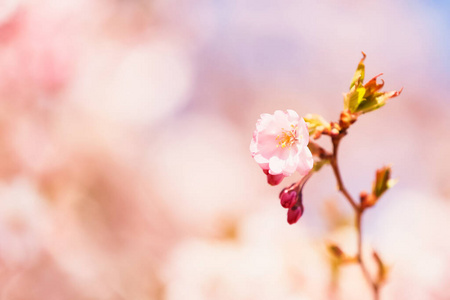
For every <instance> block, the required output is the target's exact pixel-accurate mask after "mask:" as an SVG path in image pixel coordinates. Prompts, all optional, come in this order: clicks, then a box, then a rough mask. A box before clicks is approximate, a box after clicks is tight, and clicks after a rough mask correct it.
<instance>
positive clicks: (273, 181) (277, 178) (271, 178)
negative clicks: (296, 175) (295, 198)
mask: <svg viewBox="0 0 450 300" xmlns="http://www.w3.org/2000/svg"><path fill="white" fill-rule="evenodd" d="M284 177H285V176H284V175H283V174H279V175H270V174H268V175H267V182H268V183H269V184H270V185H278V184H280V183H281V181H283V179H284Z"/></svg>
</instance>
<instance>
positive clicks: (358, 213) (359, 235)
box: [330, 132, 380, 300]
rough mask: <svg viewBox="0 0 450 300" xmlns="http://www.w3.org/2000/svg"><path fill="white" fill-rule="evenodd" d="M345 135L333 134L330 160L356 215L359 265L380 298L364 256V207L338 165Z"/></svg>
mask: <svg viewBox="0 0 450 300" xmlns="http://www.w3.org/2000/svg"><path fill="white" fill-rule="evenodd" d="M344 136H345V132H343V133H341V134H339V135H337V136H332V137H331V140H332V143H333V153H332V157H331V160H330V164H331V167H332V168H333V173H334V175H335V177H336V181H337V186H338V190H339V191H340V192H341V193H342V194H343V195H344V197H345V198H346V199H347V201H348V202H349V203H350V205H351V206H352V208H353V210H354V212H355V214H356V216H355V219H356V222H355V226H356V232H357V254H356V259H357V262H358V264H359V266H360V267H361V271H362V273H363V275H364V278H365V279H366V280H367V282H368V283H369V285H370V286H371V288H372V292H373V296H374V300H379V297H380V294H379V285H378V283H377V282H376V281H374V280H373V279H372V277H371V276H370V273H369V271H368V269H367V267H366V265H365V263H364V260H363V257H362V226H361V221H362V214H363V212H364V208H363V207H362V206H361V205H360V204H357V203H356V201H355V200H354V199H353V198H352V196H351V195H350V193H349V192H348V191H347V189H346V188H345V186H344V182H343V181H342V176H341V172H340V170H339V166H338V162H337V153H338V147H339V143H340V141H341V139H342V137H344Z"/></svg>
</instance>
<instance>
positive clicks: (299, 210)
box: [287, 204, 303, 225]
mask: <svg viewBox="0 0 450 300" xmlns="http://www.w3.org/2000/svg"><path fill="white" fill-rule="evenodd" d="M302 215H303V205H302V204H300V205H299V206H297V205H296V206H294V207H292V208H289V210H288V213H287V221H288V223H289V224H290V225H292V224H295V223H297V221H298V220H299V219H300V217H301V216H302Z"/></svg>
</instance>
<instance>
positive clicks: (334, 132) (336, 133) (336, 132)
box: [330, 128, 339, 136]
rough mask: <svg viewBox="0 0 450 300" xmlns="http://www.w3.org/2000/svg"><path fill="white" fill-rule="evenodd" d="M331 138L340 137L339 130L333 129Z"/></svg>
mask: <svg viewBox="0 0 450 300" xmlns="http://www.w3.org/2000/svg"><path fill="white" fill-rule="evenodd" d="M330 134H331V136H338V135H339V130H337V129H336V128H333V129H331V132H330Z"/></svg>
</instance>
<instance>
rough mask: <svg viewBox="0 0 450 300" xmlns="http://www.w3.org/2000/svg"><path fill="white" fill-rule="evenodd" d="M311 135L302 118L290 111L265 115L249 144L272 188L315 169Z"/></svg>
mask: <svg viewBox="0 0 450 300" xmlns="http://www.w3.org/2000/svg"><path fill="white" fill-rule="evenodd" d="M308 143H309V134H308V128H307V126H306V123H305V121H304V120H303V118H300V117H299V116H298V114H297V113H296V112H295V111H293V110H290V109H288V110H287V111H286V112H283V111H281V110H277V111H275V113H274V114H273V115H270V114H262V115H261V118H260V119H259V120H258V122H257V123H256V130H255V132H254V133H253V139H252V141H251V143H250V152H251V153H252V157H253V158H254V159H255V161H256V162H257V163H258V164H259V166H260V167H261V168H262V169H263V171H264V173H265V174H266V175H267V181H268V183H269V184H271V185H277V184H279V183H280V182H281V181H282V180H283V178H284V177H287V176H290V175H292V174H294V173H295V172H296V171H298V172H299V173H300V174H301V175H306V174H307V173H308V172H309V171H310V170H311V168H312V167H313V158H312V154H311V151H309V149H308Z"/></svg>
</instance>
